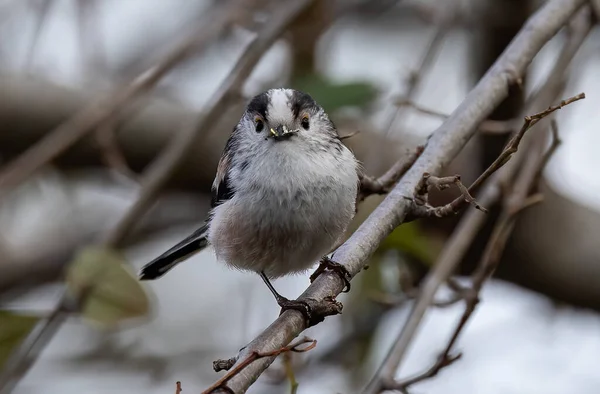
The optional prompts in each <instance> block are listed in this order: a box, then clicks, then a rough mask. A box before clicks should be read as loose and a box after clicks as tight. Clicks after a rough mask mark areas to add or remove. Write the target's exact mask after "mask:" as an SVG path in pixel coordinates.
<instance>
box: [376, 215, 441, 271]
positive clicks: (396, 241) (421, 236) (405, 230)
mask: <svg viewBox="0 0 600 394" xmlns="http://www.w3.org/2000/svg"><path fill="white" fill-rule="evenodd" d="M379 248H380V250H385V249H397V250H401V251H403V252H405V253H407V254H409V255H411V256H412V257H414V258H416V259H418V260H419V261H421V262H423V263H424V264H426V265H428V266H431V265H432V264H433V263H434V261H435V258H436V256H437V254H438V252H439V251H438V248H437V245H436V244H435V243H434V242H431V240H430V238H429V237H428V236H427V234H425V233H423V232H422V231H421V228H420V227H419V225H418V223H416V222H410V223H404V224H402V225H401V226H398V227H397V228H396V229H395V230H394V231H392V233H391V234H390V235H389V236H387V237H386V238H385V239H384V240H383V242H382V243H381V245H380V246H379Z"/></svg>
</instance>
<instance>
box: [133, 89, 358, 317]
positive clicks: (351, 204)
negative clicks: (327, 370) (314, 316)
mask: <svg viewBox="0 0 600 394" xmlns="http://www.w3.org/2000/svg"><path fill="white" fill-rule="evenodd" d="M361 168H362V167H361V165H360V163H359V161H358V160H357V159H356V157H355V156H354V154H353V153H352V152H351V150H350V149H349V148H348V147H346V146H345V145H344V144H343V143H342V139H341V138H340V136H339V135H338V132H337V129H336V127H335V125H334V123H333V122H332V121H331V120H330V119H329V116H328V115H327V113H326V112H325V110H324V109H323V108H322V107H321V106H320V105H319V104H318V103H317V102H316V101H315V100H314V99H313V97H312V96H311V95H310V94H308V93H305V92H302V91H300V90H295V89H291V88H272V89H269V90H266V91H264V92H262V93H260V94H257V95H256V96H254V97H253V98H252V99H251V100H250V101H249V102H248V104H247V107H246V109H245V111H244V113H243V114H242V116H241V118H240V120H239V122H238V123H237V125H236V126H235V127H234V129H233V132H232V133H231V135H230V137H229V139H228V140H227V143H226V144H225V148H224V150H223V152H222V155H221V158H220V160H219V162H218V165H217V168H216V175H215V178H214V182H213V184H212V188H211V192H212V199H211V210H210V212H209V214H208V216H207V219H206V220H205V222H204V223H203V224H202V225H201V226H200V228H198V229H197V230H196V231H194V232H193V233H192V234H191V235H189V236H188V237H186V238H185V239H183V240H182V241H181V242H179V243H177V244H176V245H175V246H173V247H172V248H170V249H168V250H167V251H166V252H164V253H163V254H161V255H159V256H158V257H156V258H155V259H154V260H152V261H151V262H149V263H148V264H146V265H145V266H144V267H143V268H142V269H141V272H140V276H139V279H140V280H154V279H157V278H159V277H161V276H163V275H164V274H165V273H167V271H169V270H171V269H172V268H173V267H175V266H176V265H177V264H179V263H180V262H182V261H184V260H186V259H188V258H189V257H190V256H192V255H194V254H196V253H198V252H199V251H201V250H203V249H205V248H206V247H207V246H211V247H212V248H213V249H214V252H215V255H216V258H217V261H219V262H223V263H225V264H226V265H228V266H230V267H233V268H235V269H238V270H243V271H252V272H256V273H258V274H259V275H260V277H261V278H262V280H263V281H264V283H265V284H266V285H267V287H268V288H269V290H270V291H271V293H272V294H273V296H274V297H275V300H276V301H277V303H278V305H279V306H280V307H281V308H282V309H281V313H283V312H284V311H285V310H287V309H295V310H298V311H300V312H301V313H303V315H304V316H305V317H306V318H307V319H310V318H311V310H310V307H309V306H308V304H307V303H306V302H304V301H298V300H289V299H287V298H285V297H284V296H282V295H280V294H279V293H278V292H277V291H276V290H275V288H274V287H273V285H272V284H271V280H274V279H277V278H280V277H283V276H285V275H289V274H297V273H302V272H306V271H307V270H308V269H309V268H310V267H311V266H313V265H314V264H315V263H316V262H318V261H319V262H320V263H321V264H320V266H319V268H318V269H317V271H315V273H317V272H319V273H320V272H323V270H325V269H330V270H333V271H336V272H337V273H339V274H340V276H341V278H342V280H344V283H345V284H346V288H348V289H349V273H348V272H347V270H346V269H345V268H344V267H343V266H342V265H341V264H338V263H337V262H335V261H333V260H331V259H330V258H328V257H327V255H328V254H329V253H330V252H331V251H332V249H333V247H334V246H336V245H337V244H338V242H339V241H340V240H341V239H342V237H343V236H344V234H345V232H346V230H347V228H348V226H349V224H350V222H351V221H352V219H353V218H354V215H355V213H356V203H357V195H358V191H359V184H360V172H361ZM313 275H314V274H313ZM312 279H313V276H311V281H312Z"/></svg>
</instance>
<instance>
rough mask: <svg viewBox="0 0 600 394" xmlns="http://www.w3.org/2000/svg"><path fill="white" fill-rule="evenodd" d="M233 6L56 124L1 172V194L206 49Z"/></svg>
mask: <svg viewBox="0 0 600 394" xmlns="http://www.w3.org/2000/svg"><path fill="white" fill-rule="evenodd" d="M234 13H235V7H232V6H231V5H230V4H229V3H228V2H219V5H218V6H217V7H216V8H215V9H214V10H213V11H212V12H209V13H208V15H209V17H208V18H207V20H205V21H203V23H201V24H200V28H199V29H198V30H197V31H195V32H194V34H193V35H192V36H191V37H190V38H188V39H187V40H186V41H185V42H184V43H183V44H182V45H180V46H179V47H177V48H176V49H175V50H174V51H173V52H171V53H170V54H169V55H168V56H167V57H166V58H164V59H163V60H162V61H161V62H160V63H159V64H158V65H155V66H153V67H152V68H151V69H149V70H147V71H146V72H144V73H142V74H141V75H140V76H138V77H137V78H136V79H134V80H133V81H132V82H131V83H130V84H129V85H128V86H126V87H125V88H123V89H122V90H120V91H117V92H116V93H115V94H113V95H112V96H111V97H108V98H105V99H101V100H98V101H96V102H94V103H92V104H91V105H89V106H87V107H85V108H84V109H83V110H81V111H80V112H79V113H77V114H76V115H75V116H73V117H71V118H69V120H67V121H66V122H64V123H63V124H61V125H60V126H58V127H57V128H56V129H55V130H53V131H52V132H51V133H50V134H48V135H46V136H45V137H44V138H43V139H42V140H41V141H39V142H38V143H37V144H36V145H34V146H32V147H30V148H29V149H28V150H27V151H25V152H23V154H21V155H20V156H19V157H18V158H16V159H15V160H13V161H12V162H11V163H9V164H8V165H7V167H6V168H5V169H3V171H2V172H0V195H1V194H2V193H5V192H6V191H7V190H8V189H10V188H12V187H15V186H16V185H18V184H19V183H21V182H22V181H23V180H25V179H26V178H27V177H29V176H30V175H31V174H33V173H34V172H35V171H37V170H38V169H39V168H40V167H42V166H43V165H44V164H46V163H48V162H49V161H51V160H53V159H54V158H56V157H57V156H59V155H60V154H61V153H62V152H64V151H65V150H67V149H68V148H69V147H70V146H72V145H73V144H75V143H76V142H77V141H78V140H80V139H81V138H83V137H84V136H86V135H87V134H89V133H91V132H92V131H93V130H95V129H96V128H97V127H98V126H101V125H102V124H103V122H106V121H109V120H110V119H111V118H113V117H116V116H118V115H119V114H120V113H121V112H122V111H123V109H125V108H126V107H127V106H128V105H129V104H131V103H132V102H133V100H134V99H135V98H137V97H139V96H141V95H142V94H144V93H146V92H147V91H149V90H150V89H151V88H152V87H153V86H154V85H155V84H156V83H157V82H158V81H159V80H160V79H161V78H162V77H163V76H165V75H166V74H167V73H168V72H169V71H170V70H171V69H173V68H174V67H175V66H177V65H178V64H179V63H180V62H182V61H183V60H185V59H187V58H188V57H190V56H191V55H193V54H196V53H197V52H199V51H201V50H203V49H204V48H206V47H207V46H208V45H209V44H210V43H211V42H212V41H213V39H214V38H215V37H217V36H219V35H220V34H221V33H222V32H223V31H224V30H225V29H227V28H228V27H229V24H230V21H231V20H232V18H233V17H234Z"/></svg>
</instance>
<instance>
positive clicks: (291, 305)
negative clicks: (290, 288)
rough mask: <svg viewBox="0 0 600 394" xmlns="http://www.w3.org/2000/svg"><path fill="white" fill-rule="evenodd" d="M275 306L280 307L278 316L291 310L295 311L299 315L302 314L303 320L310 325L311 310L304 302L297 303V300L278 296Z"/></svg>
mask: <svg viewBox="0 0 600 394" xmlns="http://www.w3.org/2000/svg"><path fill="white" fill-rule="evenodd" d="M277 304H278V305H279V306H280V307H281V312H280V313H279V315H281V314H282V313H283V312H285V311H287V310H289V309H292V310H295V311H298V312H300V313H302V316H304V319H305V320H306V322H307V325H310V322H311V321H312V317H313V316H312V308H311V307H310V305H308V302H306V301H298V300H289V299H287V298H285V297H283V296H279V297H277Z"/></svg>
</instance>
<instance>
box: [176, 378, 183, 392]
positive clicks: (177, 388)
mask: <svg viewBox="0 0 600 394" xmlns="http://www.w3.org/2000/svg"><path fill="white" fill-rule="evenodd" d="M182 391H183V389H182V388H181V382H179V381H177V382H175V394H181V392H182Z"/></svg>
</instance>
